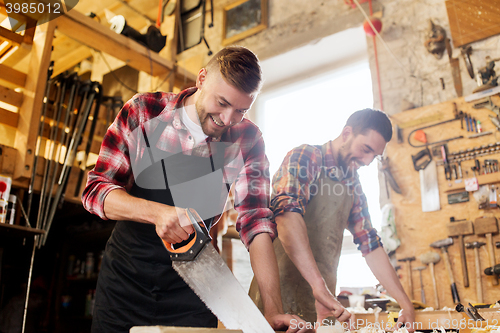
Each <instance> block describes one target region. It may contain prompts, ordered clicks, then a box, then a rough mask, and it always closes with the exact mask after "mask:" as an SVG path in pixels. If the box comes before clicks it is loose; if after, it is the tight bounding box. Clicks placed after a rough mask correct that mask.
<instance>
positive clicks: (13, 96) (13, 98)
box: [0, 86, 23, 107]
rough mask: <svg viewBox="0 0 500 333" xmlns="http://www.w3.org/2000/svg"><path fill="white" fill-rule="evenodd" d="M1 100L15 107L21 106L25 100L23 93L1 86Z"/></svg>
mask: <svg viewBox="0 0 500 333" xmlns="http://www.w3.org/2000/svg"><path fill="white" fill-rule="evenodd" d="M0 101H2V102H5V103H7V104H10V105H14V106H15V107H21V103H22V102H23V94H21V93H18V92H15V91H14V90H12V89H9V88H6V87H3V86H0Z"/></svg>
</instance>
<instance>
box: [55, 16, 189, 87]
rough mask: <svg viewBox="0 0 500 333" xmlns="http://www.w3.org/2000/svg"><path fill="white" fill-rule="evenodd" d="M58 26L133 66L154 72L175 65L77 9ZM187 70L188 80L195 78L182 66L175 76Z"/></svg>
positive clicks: (61, 30)
mask: <svg viewBox="0 0 500 333" xmlns="http://www.w3.org/2000/svg"><path fill="white" fill-rule="evenodd" d="M57 28H58V30H59V31H60V32H61V33H63V34H65V35H67V36H68V37H70V38H72V39H75V40H77V41H78V42H80V43H82V44H84V45H87V46H89V47H90V48H93V49H96V50H99V51H102V52H105V53H107V54H109V55H111V56H113V57H115V58H118V59H120V60H122V61H124V62H125V63H127V65H128V66H130V67H132V68H135V69H137V70H140V71H143V72H146V73H148V74H151V67H152V69H153V70H152V75H153V76H160V75H165V74H166V73H167V72H168V71H170V70H172V69H173V68H174V63H173V62H172V61H170V60H168V59H165V58H163V57H161V56H160V55H159V54H158V53H156V52H153V51H151V50H149V49H147V48H146V47H145V46H143V45H141V44H139V43H137V42H136V41H134V40H132V39H130V38H127V37H125V36H123V35H120V34H117V33H116V32H114V31H112V30H110V29H108V28H107V27H105V26H104V25H102V24H100V23H99V22H96V21H94V20H92V19H91V18H89V17H87V16H85V15H83V14H82V13H79V12H78V11H76V10H74V9H73V10H71V11H69V12H68V13H66V15H63V16H60V17H59V18H58V19H57ZM181 72H182V74H181ZM185 73H187V75H188V80H191V81H195V80H196V75H194V74H192V73H190V72H187V71H185V70H182V69H178V70H176V76H178V75H181V76H183V74H185Z"/></svg>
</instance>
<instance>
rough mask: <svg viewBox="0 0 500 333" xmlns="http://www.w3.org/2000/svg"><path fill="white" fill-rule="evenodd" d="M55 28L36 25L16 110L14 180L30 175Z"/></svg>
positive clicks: (54, 24) (48, 24) (52, 23)
mask: <svg viewBox="0 0 500 333" xmlns="http://www.w3.org/2000/svg"><path fill="white" fill-rule="evenodd" d="M55 27H56V23H55V20H52V21H49V22H47V23H45V24H42V25H40V26H38V27H37V33H36V34H37V36H36V38H35V39H34V42H33V47H32V50H31V56H30V58H31V59H30V64H29V67H28V74H27V78H26V85H25V89H24V95H25V97H24V100H23V103H22V105H21V107H20V109H19V124H18V127H17V129H18V130H17V135H16V141H15V145H14V147H15V148H16V149H17V151H18V152H19V153H20V154H19V160H18V161H17V163H16V170H15V172H14V178H15V179H17V178H29V177H30V176H31V167H32V165H33V157H34V154H33V152H34V151H35V145H36V137H37V134H38V124H39V123H40V113H41V111H42V105H43V99H44V95H45V86H46V82H47V70H48V68H49V63H50V52H51V50H52V39H53V38H54V30H55Z"/></svg>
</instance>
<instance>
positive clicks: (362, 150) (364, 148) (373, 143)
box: [338, 126, 386, 170]
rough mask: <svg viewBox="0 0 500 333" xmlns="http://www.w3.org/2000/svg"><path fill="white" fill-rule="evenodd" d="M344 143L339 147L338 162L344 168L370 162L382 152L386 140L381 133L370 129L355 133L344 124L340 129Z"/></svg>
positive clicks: (356, 167) (355, 168) (357, 166)
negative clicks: (344, 126)
mask: <svg viewBox="0 0 500 333" xmlns="http://www.w3.org/2000/svg"><path fill="white" fill-rule="evenodd" d="M342 136H343V137H344V144H343V145H342V147H341V148H340V151H339V156H338V159H339V161H338V163H339V166H340V167H342V168H345V169H349V168H353V170H357V169H358V168H359V167H361V166H364V165H368V164H370V163H371V162H372V161H373V159H374V158H375V157H377V156H381V155H382V154H383V152H384V149H385V145H386V142H385V140H384V138H383V137H382V135H381V134H380V133H379V132H377V131H375V130H372V129H369V130H367V131H366V132H365V133H360V134H357V135H355V134H354V133H353V132H352V128H350V126H346V128H344V130H343V131H342Z"/></svg>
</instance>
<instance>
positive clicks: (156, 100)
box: [130, 91, 179, 118]
mask: <svg viewBox="0 0 500 333" xmlns="http://www.w3.org/2000/svg"><path fill="white" fill-rule="evenodd" d="M178 96H179V94H174V93H167V92H161V91H157V92H145V93H138V94H135V95H134V96H133V97H132V98H131V99H130V102H131V105H132V106H133V107H134V109H136V111H138V112H142V113H144V114H147V115H148V116H147V118H154V117H156V116H158V115H159V114H160V113H161V112H162V111H164V110H165V108H166V107H167V106H169V104H170V105H171V104H172V103H174V105H175V102H176V100H177V98H178ZM170 109H173V107H172V108H170ZM165 111H166V110H165Z"/></svg>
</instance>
